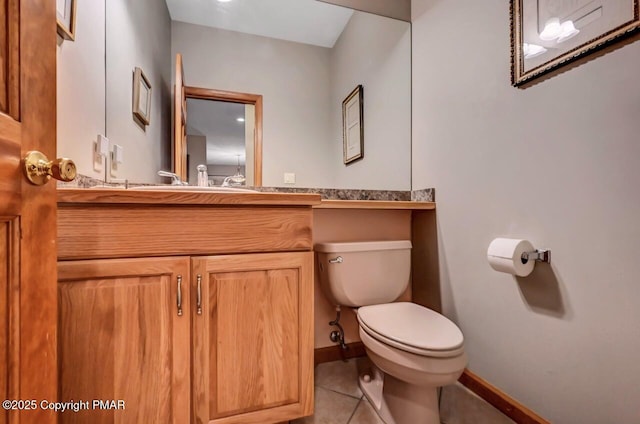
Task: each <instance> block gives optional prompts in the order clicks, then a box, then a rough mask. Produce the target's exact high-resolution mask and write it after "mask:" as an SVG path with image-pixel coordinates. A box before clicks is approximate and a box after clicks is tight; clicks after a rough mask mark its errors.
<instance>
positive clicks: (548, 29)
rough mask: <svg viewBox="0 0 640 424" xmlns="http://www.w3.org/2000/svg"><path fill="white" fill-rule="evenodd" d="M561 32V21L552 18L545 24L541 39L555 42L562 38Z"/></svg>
mask: <svg viewBox="0 0 640 424" xmlns="http://www.w3.org/2000/svg"><path fill="white" fill-rule="evenodd" d="M572 25H573V24H572ZM561 32H562V27H561V26H560V19H559V18H551V19H549V20H547V22H546V23H545V24H544V29H543V30H542V32H541V33H540V39H541V40H544V41H551V40H555V39H556V38H558V37H559V36H560V33H561Z"/></svg>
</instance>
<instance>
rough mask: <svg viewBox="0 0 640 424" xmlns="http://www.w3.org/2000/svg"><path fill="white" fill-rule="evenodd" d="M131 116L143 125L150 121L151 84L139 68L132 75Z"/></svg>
mask: <svg viewBox="0 0 640 424" xmlns="http://www.w3.org/2000/svg"><path fill="white" fill-rule="evenodd" d="M133 115H134V116H135V117H136V118H137V119H138V120H139V121H140V122H141V123H143V124H144V125H149V122H150V121H151V83H149V80H148V79H147V77H146V76H145V74H144V72H142V69H140V68H136V69H135V71H134V73H133Z"/></svg>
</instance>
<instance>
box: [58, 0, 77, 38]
mask: <svg viewBox="0 0 640 424" xmlns="http://www.w3.org/2000/svg"><path fill="white" fill-rule="evenodd" d="M56 20H57V24H58V35H60V37H62V38H63V39H65V40H70V41H74V40H75V38H76V0H56Z"/></svg>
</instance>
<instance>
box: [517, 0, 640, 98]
mask: <svg viewBox="0 0 640 424" xmlns="http://www.w3.org/2000/svg"><path fill="white" fill-rule="evenodd" d="M522 2H523V0H511V8H510V9H511V10H510V16H511V84H512V85H513V86H515V87H520V86H522V85H526V84H528V83H530V82H531V81H533V80H535V79H536V78H540V77H542V76H544V75H546V74H549V73H550V72H553V71H555V70H557V69H558V68H560V67H562V66H565V65H567V64H569V63H572V62H575V61H576V60H578V59H581V58H583V57H585V56H587V55H590V54H592V53H594V52H596V51H598V50H601V49H603V48H605V47H607V46H609V45H611V44H613V43H617V42H619V41H621V40H623V39H626V38H628V37H630V36H632V35H634V34H636V33H638V32H639V31H640V19H639V6H638V2H639V0H633V18H632V19H631V21H628V22H626V23H624V24H622V25H620V26H618V27H616V28H612V29H611V30H609V31H607V32H605V33H604V34H602V35H600V36H598V37H596V38H594V39H592V40H589V41H587V42H586V43H583V44H581V45H579V46H577V47H575V48H574V49H572V50H569V51H568V52H566V53H564V54H562V55H560V56H557V57H555V58H553V59H551V60H549V61H547V62H545V63H543V64H542V65H539V66H537V67H535V68H533V69H531V70H529V71H525V70H524V54H523V51H522V50H523V49H522V43H523V36H522V22H523V19H522V18H523V11H522Z"/></svg>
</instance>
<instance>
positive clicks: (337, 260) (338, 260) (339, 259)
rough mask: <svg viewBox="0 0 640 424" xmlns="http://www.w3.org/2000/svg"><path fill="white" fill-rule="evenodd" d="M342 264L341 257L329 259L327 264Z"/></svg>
mask: <svg viewBox="0 0 640 424" xmlns="http://www.w3.org/2000/svg"><path fill="white" fill-rule="evenodd" d="M342 262H344V259H342V256H338V257H337V258H333V259H329V263H330V264H341V263H342Z"/></svg>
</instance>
